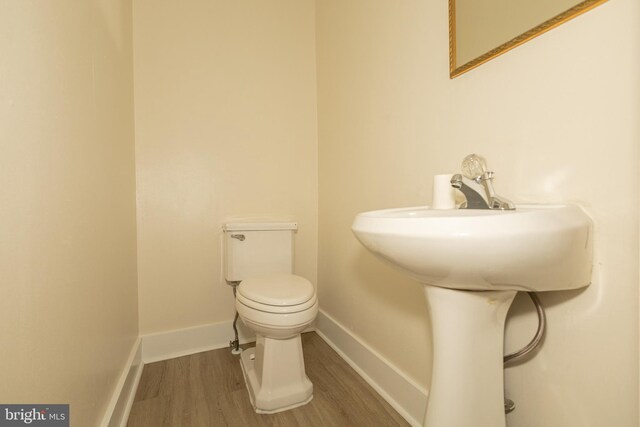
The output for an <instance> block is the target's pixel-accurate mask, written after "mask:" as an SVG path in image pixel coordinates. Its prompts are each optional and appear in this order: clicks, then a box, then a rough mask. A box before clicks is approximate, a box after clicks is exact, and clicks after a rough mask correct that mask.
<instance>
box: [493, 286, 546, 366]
mask: <svg viewBox="0 0 640 427" xmlns="http://www.w3.org/2000/svg"><path fill="white" fill-rule="evenodd" d="M527 294H528V295H529V298H531V301H532V302H533V305H534V306H535V308H536V313H538V330H537V331H536V334H535V335H534V337H533V339H532V340H531V341H530V342H529V344H527V345H526V346H524V347H523V348H522V349H520V350H518V351H516V352H514V353H511V354H507V355H506V356H504V358H503V363H504V364H505V365H506V364H507V363H509V362H514V361H516V360H520V359H522V358H523V357H524V356H526V355H527V354H529V353H530V352H532V351H533V350H534V349H535V348H536V347H538V346H539V345H540V343H541V342H542V339H543V338H544V334H545V332H546V329H547V319H546V317H545V314H544V308H542V304H541V303H540V299H539V298H538V295H536V293H535V292H527Z"/></svg>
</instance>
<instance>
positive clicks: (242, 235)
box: [231, 234, 245, 242]
mask: <svg viewBox="0 0 640 427" xmlns="http://www.w3.org/2000/svg"><path fill="white" fill-rule="evenodd" d="M231 238H232V239H238V240H240V241H241V242H244V239H245V237H244V234H232V235H231Z"/></svg>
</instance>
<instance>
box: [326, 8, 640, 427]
mask: <svg viewBox="0 0 640 427" xmlns="http://www.w3.org/2000/svg"><path fill="white" fill-rule="evenodd" d="M316 13H317V22H316V25H317V58H318V135H319V147H320V149H319V164H320V168H319V184H320V185H319V188H320V192H319V218H320V221H319V263H318V282H319V284H318V288H319V298H320V303H321V308H322V309H323V310H325V311H326V312H327V313H328V314H329V315H331V316H332V317H334V318H336V319H337V320H338V321H339V322H341V323H342V324H343V325H345V326H346V327H347V328H349V329H350V330H351V331H352V332H353V333H354V334H355V335H357V336H358V337H360V338H361V339H362V340H363V341H365V342H366V343H368V344H369V345H371V346H372V347H373V348H374V349H376V350H377V351H378V352H379V353H380V354H382V355H384V356H385V357H387V358H388V359H389V360H390V361H391V362H392V363H394V364H395V365H396V366H398V367H399V368H400V369H401V370H402V371H404V372H405V373H407V374H408V375H409V376H410V377H411V378H414V379H415V380H416V381H417V382H419V383H420V384H422V385H424V386H425V387H428V384H429V381H430V358H431V348H430V345H431V343H430V336H429V327H428V324H427V322H428V320H427V315H426V308H425V304H424V301H423V296H422V293H421V290H420V287H419V286H418V285H417V284H416V283H414V282H412V281H411V280H408V279H406V278H404V277H403V276H402V275H401V274H399V273H396V272H395V271H394V270H392V269H391V268H390V267H388V266H386V265H383V264H382V263H381V262H379V261H378V260H377V259H374V258H373V257H372V256H371V255H370V254H368V253H367V252H366V250H365V249H364V248H362V247H361V246H360V245H359V244H358V242H357V241H356V239H355V238H354V237H353V235H352V233H351V231H350V225H351V222H352V220H353V218H354V216H355V214H356V213H358V212H360V211H366V210H371V209H381V208H388V207H400V206H412V205H420V204H427V203H429V201H430V198H431V179H432V176H433V175H434V174H438V173H447V172H455V171H457V170H458V169H459V164H460V161H461V160H462V158H463V157H464V156H465V155H466V154H468V153H471V152H479V153H481V154H483V155H484V156H486V158H487V159H488V161H489V164H490V166H491V168H492V169H493V170H494V171H495V172H496V183H495V185H496V188H497V190H498V191H499V192H500V193H501V194H504V195H505V196H507V197H509V198H512V199H513V200H515V201H517V202H558V201H573V202H578V203H581V204H583V205H584V206H585V207H586V208H587V210H588V211H589V212H590V213H591V215H592V216H593V218H594V221H595V230H596V234H595V239H596V260H597V263H596V264H597V265H596V267H597V268H596V271H597V273H596V275H595V277H594V284H593V286H591V287H589V288H588V289H586V290H584V291H577V292H566V293H564V292H563V293H557V294H545V295H543V296H542V297H541V298H542V300H543V303H544V305H545V306H546V307H547V315H548V320H549V330H548V336H547V339H546V340H545V342H544V346H543V348H542V349H541V350H540V352H539V353H538V354H537V355H536V357H535V358H534V359H533V360H531V361H529V362H527V363H526V364H524V365H520V366H517V367H513V368H509V369H508V370H507V375H506V389H507V395H508V396H509V397H510V398H512V399H513V400H515V401H516V404H517V410H516V411H515V412H514V413H513V414H511V415H509V416H508V419H509V425H510V426H528V427H529V426H530V427H534V426H542V425H545V426H554V427H555V426H557V427H560V426H562V427H584V426H593V427H598V426H604V425H616V426H627V427H631V426H637V425H638V362H637V361H638V265H637V263H638V220H637V218H638V192H637V191H636V189H635V186H636V185H637V183H638V180H639V169H640V168H639V166H640V165H639V155H638V141H639V139H640V121H639V120H638V117H640V77H639V76H640V3H638V2H637V1H636V0H617V1H611V2H608V3H606V4H604V5H603V6H600V7H598V8H597V9H595V10H593V11H591V12H589V13H587V14H586V15H583V16H581V17H579V18H578V19H576V20H573V21H570V22H569V23H567V24H565V25H563V26H562V27H560V28H557V29H555V30H553V31H551V32H549V33H547V34H545V35H543V36H541V37H539V38H537V39H535V40H533V41H531V42H529V43H527V44H526V45H524V46H521V47H519V48H517V49H516V50H514V51H512V52H510V53H508V54H507V55H504V56H502V57H499V58H497V59H496V60H494V61H491V62H490V63H487V64H485V65H483V66H481V67H480V68H478V69H476V70H474V71H472V72H470V73H468V74H465V75H463V76H461V77H459V78H457V79H454V80H449V78H448V57H447V56H448V32H447V20H446V16H447V2H445V1H442V2H427V1H420V2H388V1H384V0H354V1H349V2H345V1H340V0H321V1H318V3H317V12H316ZM461 262H464V260H461ZM511 317H512V320H510V322H509V327H508V331H507V343H506V347H507V350H513V349H515V348H516V347H517V346H518V345H520V344H524V342H525V341H526V340H527V339H528V338H529V337H530V334H531V333H532V330H535V315H534V313H533V311H532V309H531V307H530V306H529V305H528V302H527V301H526V299H523V298H518V300H517V301H516V303H515V305H514V307H513V310H512V314H511Z"/></svg>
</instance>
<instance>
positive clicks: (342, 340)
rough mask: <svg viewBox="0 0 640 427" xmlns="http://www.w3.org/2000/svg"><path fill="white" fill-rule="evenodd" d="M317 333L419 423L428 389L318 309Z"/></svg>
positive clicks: (401, 411)
mask: <svg viewBox="0 0 640 427" xmlns="http://www.w3.org/2000/svg"><path fill="white" fill-rule="evenodd" d="M315 326H316V333H317V334H318V335H319V336H320V337H321V338H322V339H323V340H324V341H326V342H327V344H329V346H331V347H332V348H333V349H334V350H335V351H336V352H337V353H338V354H339V355H340V356H341V357H342V358H343V359H344V360H345V361H346V362H347V363H348V364H349V365H350V366H351V367H352V368H353V369H355V371H356V372H357V373H358V374H359V375H360V376H361V377H362V378H363V379H364V380H365V381H366V382H367V383H369V385H370V386H371V387H373V389H374V390H376V392H378V394H380V396H382V397H383V398H384V399H385V400H386V401H387V402H388V403H389V404H390V405H391V406H392V407H393V408H394V409H395V410H396V411H398V413H399V414H400V415H402V417H403V418H404V419H405V420H407V422H408V423H409V424H411V425H412V426H415V427H420V426H422V418H423V417H424V414H425V411H426V408H427V394H428V393H427V391H426V390H425V389H424V388H423V387H421V386H420V385H418V384H416V383H415V382H414V381H413V380H411V379H410V378H409V377H407V376H406V375H405V374H404V373H403V372H401V371H400V370H399V369H398V368H396V367H395V366H394V365H393V364H392V363H391V362H389V361H388V360H386V359H385V358H384V357H383V356H382V355H380V354H378V353H377V352H376V351H375V350H373V349H372V348H371V347H369V346H368V345H367V344H366V343H365V342H363V341H362V340H360V339H359V338H358V337H356V336H355V335H353V334H352V333H351V332H350V331H349V330H348V329H347V328H345V327H344V326H343V325H341V324H340V323H339V322H337V321H336V320H335V319H333V318H332V317H331V316H329V315H328V314H327V313H325V312H324V311H323V310H320V312H319V313H318V317H317V318H316V323H315Z"/></svg>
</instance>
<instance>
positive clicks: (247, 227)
mask: <svg viewBox="0 0 640 427" xmlns="http://www.w3.org/2000/svg"><path fill="white" fill-rule="evenodd" d="M222 229H223V230H224V231H268V230H297V229H298V223H297V222H228V223H226V224H224V225H223V226H222Z"/></svg>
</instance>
